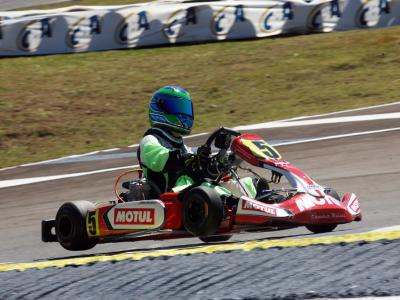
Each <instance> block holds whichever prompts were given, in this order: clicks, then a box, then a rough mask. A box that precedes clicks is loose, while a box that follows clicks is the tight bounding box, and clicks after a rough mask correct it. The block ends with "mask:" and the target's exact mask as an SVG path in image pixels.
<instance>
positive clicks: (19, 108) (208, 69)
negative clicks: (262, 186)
mask: <svg viewBox="0 0 400 300" xmlns="http://www.w3.org/2000/svg"><path fill="white" fill-rule="evenodd" d="M399 44H400V28H395V27H393V28H387V29H379V30H368V31H352V32H337V33H330V34H318V35H303V36H296V37H288V38H276V39H275V38H274V39H273V38H270V39H261V40H255V41H241V42H222V43H210V44H202V45H192V46H180V47H164V48H154V49H140V50H124V51H106V52H97V53H93V52H92V53H84V54H71V55H52V56H41V57H26V58H6V59H1V60H0V120H1V122H0V166H1V167H4V166H10V165H15V164H19V163H24V162H32V161H38V160H43V159H48V158H55V157H59V156H62V155H67V154H76V153H83V152H87V151H91V150H94V149H104V148H108V147H114V146H116V147H118V146H125V145H129V144H133V143H137V142H138V141H139V139H140V137H141V136H142V134H143V132H144V131H145V130H146V128H147V126H148V121H147V104H148V101H149V98H150V97H151V95H152V93H153V92H154V91H155V90H156V89H158V88H160V87H162V86H164V85H170V84H175V85H180V86H182V87H183V88H186V89H187V90H188V91H189V92H190V93H191V95H192V97H193V99H194V105H195V113H196V122H195V127H194V133H196V132H203V131H207V130H211V129H213V128H215V127H217V126H220V125H225V126H234V125H240V124H249V123H257V122H265V121H268V120H275V119H282V118H289V117H293V116H299V115H311V114H316V113H323V112H331V111H337V110H342V109H349V108H356V107H362V106H368V105H372V104H380V103H387V102H394V101H398V100H399V94H400V91H399V84H400V57H399V55H398V50H399Z"/></svg>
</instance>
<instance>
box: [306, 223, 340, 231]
mask: <svg viewBox="0 0 400 300" xmlns="http://www.w3.org/2000/svg"><path fill="white" fill-rule="evenodd" d="M336 227H337V224H309V225H306V228H307V229H308V230H310V231H311V232H313V233H325V232H331V231H333V230H334V229H335V228H336Z"/></svg>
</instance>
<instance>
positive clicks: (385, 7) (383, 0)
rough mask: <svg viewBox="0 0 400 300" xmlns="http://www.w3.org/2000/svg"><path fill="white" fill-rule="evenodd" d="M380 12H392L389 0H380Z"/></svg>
mask: <svg viewBox="0 0 400 300" xmlns="http://www.w3.org/2000/svg"><path fill="white" fill-rule="evenodd" d="M379 14H380V15H382V14H390V6H389V1H388V0H379Z"/></svg>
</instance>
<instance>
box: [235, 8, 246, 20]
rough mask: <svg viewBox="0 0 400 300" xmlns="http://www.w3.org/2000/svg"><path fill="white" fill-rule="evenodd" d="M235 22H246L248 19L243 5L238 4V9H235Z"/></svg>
mask: <svg viewBox="0 0 400 300" xmlns="http://www.w3.org/2000/svg"><path fill="white" fill-rule="evenodd" d="M235 16H236V18H235V23H236V22H238V21H240V22H244V21H246V19H245V17H244V10H243V5H237V6H236V9H235Z"/></svg>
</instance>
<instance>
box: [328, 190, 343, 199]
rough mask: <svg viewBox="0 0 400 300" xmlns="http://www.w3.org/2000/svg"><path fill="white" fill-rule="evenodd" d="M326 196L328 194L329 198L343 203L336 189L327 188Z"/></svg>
mask: <svg viewBox="0 0 400 300" xmlns="http://www.w3.org/2000/svg"><path fill="white" fill-rule="evenodd" d="M325 194H327V195H329V196H331V197H333V198H335V199H337V200H339V201H341V200H340V196H339V194H338V193H337V192H336V191H335V190H334V189H331V188H326V189H325Z"/></svg>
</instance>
